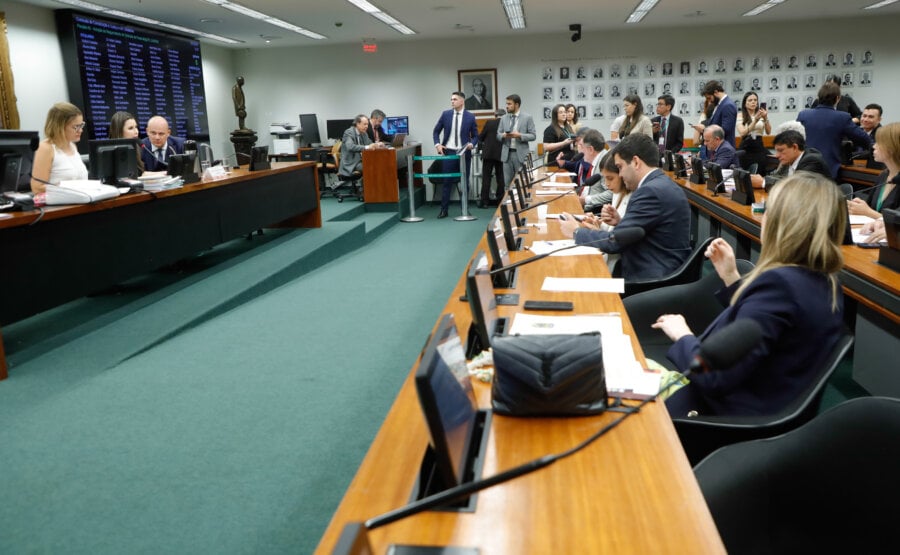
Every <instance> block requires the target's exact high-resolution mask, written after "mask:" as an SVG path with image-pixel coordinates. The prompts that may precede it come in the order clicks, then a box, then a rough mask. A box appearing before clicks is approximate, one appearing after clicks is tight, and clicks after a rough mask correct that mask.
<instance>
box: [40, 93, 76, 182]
mask: <svg viewBox="0 0 900 555" xmlns="http://www.w3.org/2000/svg"><path fill="white" fill-rule="evenodd" d="M83 130H84V117H83V116H82V115H81V110H79V109H78V107H77V106H74V105H73V104H69V103H68V102H57V103H56V104H54V105H53V107H52V108H50V111H49V112H47V121H46V122H45V123H44V136H45V137H46V138H45V139H44V140H43V141H41V142H40V144H39V145H38V149H37V152H35V153H34V164H33V166H32V168H31V192H32V193H35V194H37V193H43V192H44V191H45V189H46V185H47V183H52V184H53V185H57V184H59V182H60V181H64V180H69V179H87V177H88V171H87V167H86V166H85V165H84V162H82V161H81V154H79V152H78V148H76V146H75V143H77V142H78V141H80V140H81V132H82V131H83Z"/></svg>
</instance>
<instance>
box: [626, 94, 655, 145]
mask: <svg viewBox="0 0 900 555" xmlns="http://www.w3.org/2000/svg"><path fill="white" fill-rule="evenodd" d="M622 107H623V108H624V109H625V121H623V122H622V127H620V128H619V138H620V139H624V138H625V137H627V136H628V135H630V134H631V133H643V134H644V135H647V136H648V137H650V138H651V139H652V138H653V122H651V121H650V118H649V117H647V116H646V115H645V114H644V103H643V102H641V97H639V96H638V95H636V94H629V95H628V96H626V97H625V98H624V99H623V100H622Z"/></svg>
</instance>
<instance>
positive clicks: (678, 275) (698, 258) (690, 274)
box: [620, 237, 714, 297]
mask: <svg viewBox="0 0 900 555" xmlns="http://www.w3.org/2000/svg"><path fill="white" fill-rule="evenodd" d="M713 239H714V237H707V238H706V239H704V240H703V241H700V242H699V243H697V246H696V247H694V250H693V252H691V254H690V256H688V258H687V260H685V261H684V262H683V263H682V264H681V266H679V267H678V268H677V269H676V270H675V271H674V272H672V273H671V274H669V275H667V276H663V277H661V278H655V279H638V280H628V281H626V282H625V293H623V295H622V296H623V297H628V296H630V295H634V294H636V293H640V292H642V291H649V290H651V289H657V288H659V287H666V286H668V285H678V284H679V283H690V282H692V281H697V280H698V279H700V271H701V270H702V269H703V261H704V260H705V258H704V256H703V253H704V252H705V251H706V247H708V246H709V244H710V243H712V242H713ZM620 266H621V264H620Z"/></svg>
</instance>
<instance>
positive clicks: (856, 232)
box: [850, 216, 887, 245]
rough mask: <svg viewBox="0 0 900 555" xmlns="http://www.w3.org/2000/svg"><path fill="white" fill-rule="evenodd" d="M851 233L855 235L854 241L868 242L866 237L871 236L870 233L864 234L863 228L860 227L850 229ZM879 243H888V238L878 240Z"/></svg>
mask: <svg viewBox="0 0 900 555" xmlns="http://www.w3.org/2000/svg"><path fill="white" fill-rule="evenodd" d="M851 217H852V216H851ZM850 234H851V235H852V236H853V242H854V243H865V242H866V239H868V238H869V236H868V235H863V234H862V229H859V228H857V229H851V230H850ZM878 244H879V245H887V239H882V240H881V241H879V242H878Z"/></svg>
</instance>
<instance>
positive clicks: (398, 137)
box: [391, 133, 406, 147]
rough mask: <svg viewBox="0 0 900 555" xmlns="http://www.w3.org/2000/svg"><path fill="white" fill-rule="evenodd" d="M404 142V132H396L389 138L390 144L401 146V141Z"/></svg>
mask: <svg viewBox="0 0 900 555" xmlns="http://www.w3.org/2000/svg"><path fill="white" fill-rule="evenodd" d="M405 142H406V133H397V134H396V135H394V138H393V140H391V146H394V147H401V146H403V143H405Z"/></svg>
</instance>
